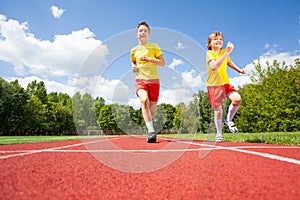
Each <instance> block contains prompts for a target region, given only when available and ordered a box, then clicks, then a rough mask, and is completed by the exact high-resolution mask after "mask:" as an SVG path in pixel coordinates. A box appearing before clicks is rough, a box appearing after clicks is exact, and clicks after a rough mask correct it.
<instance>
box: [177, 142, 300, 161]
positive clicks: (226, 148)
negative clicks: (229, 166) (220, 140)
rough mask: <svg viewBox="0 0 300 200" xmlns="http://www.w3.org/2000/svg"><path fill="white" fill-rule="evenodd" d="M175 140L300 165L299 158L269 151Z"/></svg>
mask: <svg viewBox="0 0 300 200" xmlns="http://www.w3.org/2000/svg"><path fill="white" fill-rule="evenodd" d="M175 142H182V143H187V144H191V145H196V146H206V147H211V148H212V147H213V148H215V149H223V150H230V151H236V152H240V153H247V154H252V155H256V156H261V157H265V158H269V159H273V160H280V161H284V162H288V163H293V164H296V165H300V160H297V159H293V158H287V157H283V156H278V155H274V154H269V153H261V152H255V151H250V150H244V149H239V148H237V147H225V146H215V145H210V144H200V143H195V142H187V141H180V140H179V141H175ZM244 148H247V146H245V147H244ZM257 148H261V147H260V146H257Z"/></svg>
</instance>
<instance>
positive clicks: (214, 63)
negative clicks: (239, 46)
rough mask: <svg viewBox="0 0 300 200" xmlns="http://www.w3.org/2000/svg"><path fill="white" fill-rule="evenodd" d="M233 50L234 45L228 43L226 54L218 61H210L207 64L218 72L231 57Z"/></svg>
mask: <svg viewBox="0 0 300 200" xmlns="http://www.w3.org/2000/svg"><path fill="white" fill-rule="evenodd" d="M233 48H234V45H233V44H232V43H231V42H228V44H227V46H226V50H225V52H224V54H223V55H222V56H221V57H220V58H219V59H218V60H209V61H208V63H207V64H209V66H210V68H211V69H212V70H217V69H218V68H219V67H220V66H221V65H222V63H223V62H224V61H225V59H226V58H227V57H228V56H229V55H230V53H231V52H232V50H233Z"/></svg>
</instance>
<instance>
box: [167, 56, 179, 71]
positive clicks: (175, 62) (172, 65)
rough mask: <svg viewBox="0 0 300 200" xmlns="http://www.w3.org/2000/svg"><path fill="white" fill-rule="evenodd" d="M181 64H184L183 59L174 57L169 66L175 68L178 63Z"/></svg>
mask: <svg viewBox="0 0 300 200" xmlns="http://www.w3.org/2000/svg"><path fill="white" fill-rule="evenodd" d="M181 64H183V61H182V60H181V59H176V58H173V60H172V63H171V64H170V65H169V66H168V67H169V68H171V69H174V68H175V67H176V66H177V65H181Z"/></svg>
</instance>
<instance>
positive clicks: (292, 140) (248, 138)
mask: <svg viewBox="0 0 300 200" xmlns="http://www.w3.org/2000/svg"><path fill="white" fill-rule="evenodd" d="M86 137H88V138H91V137H105V136H86ZM159 137H176V138H186V139H194V140H214V137H215V135H214V134H202V133H201V134H200V133H198V134H164V135H159ZM81 138H82V137H81V136H0V145H5V144H22V143H31V142H51V141H59V140H77V139H81ZM223 140H224V141H225V142H250V143H265V144H285V145H298V146H300V132H276V133H238V134H231V133H227V134H223Z"/></svg>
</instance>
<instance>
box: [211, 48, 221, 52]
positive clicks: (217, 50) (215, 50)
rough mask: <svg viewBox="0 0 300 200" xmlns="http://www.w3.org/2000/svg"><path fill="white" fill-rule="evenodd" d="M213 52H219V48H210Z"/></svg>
mask: <svg viewBox="0 0 300 200" xmlns="http://www.w3.org/2000/svg"><path fill="white" fill-rule="evenodd" d="M212 50H213V51H214V52H216V53H220V51H221V49H220V48H215V49H212Z"/></svg>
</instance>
